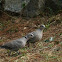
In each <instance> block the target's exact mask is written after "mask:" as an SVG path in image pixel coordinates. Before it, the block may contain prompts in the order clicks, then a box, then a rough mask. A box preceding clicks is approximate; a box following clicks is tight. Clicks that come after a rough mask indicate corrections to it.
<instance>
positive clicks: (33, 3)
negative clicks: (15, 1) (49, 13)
mask: <svg viewBox="0 0 62 62" xmlns="http://www.w3.org/2000/svg"><path fill="white" fill-rule="evenodd" d="M44 7H45V0H30V2H29V3H28V5H27V6H26V7H25V8H24V9H23V11H22V13H21V15H22V16H26V17H35V16H37V15H39V14H40V12H42V11H43V10H44V9H43V8H44Z"/></svg>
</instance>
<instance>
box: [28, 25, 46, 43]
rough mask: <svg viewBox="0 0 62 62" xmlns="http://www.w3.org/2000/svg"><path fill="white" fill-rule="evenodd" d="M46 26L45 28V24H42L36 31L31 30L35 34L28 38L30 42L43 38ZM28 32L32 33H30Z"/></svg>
mask: <svg viewBox="0 0 62 62" xmlns="http://www.w3.org/2000/svg"><path fill="white" fill-rule="evenodd" d="M44 28H45V25H41V26H40V27H39V29H36V30H35V31H33V32H31V33H32V34H33V35H34V37H33V38H30V39H29V40H28V43H35V42H37V41H39V40H41V39H42V36H43V30H44ZM28 34H30V33H28Z"/></svg>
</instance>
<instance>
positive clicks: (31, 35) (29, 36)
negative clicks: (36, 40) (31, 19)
mask: <svg viewBox="0 0 62 62" xmlns="http://www.w3.org/2000/svg"><path fill="white" fill-rule="evenodd" d="M33 37H34V35H33V34H32V33H29V34H27V35H26V36H25V38H26V39H31V38H33Z"/></svg>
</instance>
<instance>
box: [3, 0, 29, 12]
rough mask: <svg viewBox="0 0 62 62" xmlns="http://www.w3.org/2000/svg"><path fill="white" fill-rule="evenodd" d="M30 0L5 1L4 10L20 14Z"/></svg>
mask: <svg viewBox="0 0 62 62" xmlns="http://www.w3.org/2000/svg"><path fill="white" fill-rule="evenodd" d="M29 1H30V0H5V4H4V10H7V11H11V12H16V13H19V12H21V10H22V9H23V5H25V6H26V5H27V4H28V2H29Z"/></svg>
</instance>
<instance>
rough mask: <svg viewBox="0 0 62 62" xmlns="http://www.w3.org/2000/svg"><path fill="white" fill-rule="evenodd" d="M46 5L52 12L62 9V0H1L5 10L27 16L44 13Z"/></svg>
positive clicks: (1, 5)
mask: <svg viewBox="0 0 62 62" xmlns="http://www.w3.org/2000/svg"><path fill="white" fill-rule="evenodd" d="M46 7H47V8H49V10H50V12H56V11H58V9H62V0H0V9H1V8H3V9H4V10H5V11H11V12H14V13H18V14H20V15H21V16H25V17H35V16H37V15H39V14H42V13H43V12H44V9H45V8H46ZM51 9H52V11H51ZM47 11H48V10H47Z"/></svg>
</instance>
